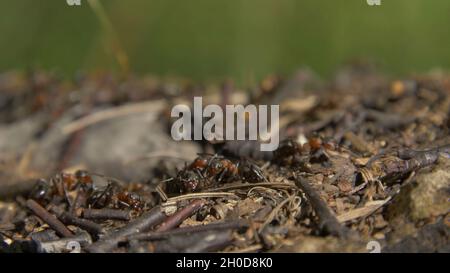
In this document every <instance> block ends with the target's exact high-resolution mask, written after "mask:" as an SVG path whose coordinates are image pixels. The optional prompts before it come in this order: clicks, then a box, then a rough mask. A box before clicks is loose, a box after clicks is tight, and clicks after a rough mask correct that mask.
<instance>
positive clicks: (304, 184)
mask: <svg viewBox="0 0 450 273" xmlns="http://www.w3.org/2000/svg"><path fill="white" fill-rule="evenodd" d="M295 178H296V179H295V184H296V185H297V186H298V187H299V188H300V189H301V190H302V191H303V192H304V193H305V194H306V196H307V197H308V200H309V202H311V205H312V207H313V208H314V210H315V212H316V214H317V216H318V217H319V220H320V223H319V227H320V228H321V229H322V230H324V231H325V232H327V233H329V234H331V235H333V236H337V237H343V238H347V237H349V235H350V234H349V233H350V230H349V229H347V228H346V227H345V226H343V225H341V224H340V223H339V221H338V220H337V218H336V216H335V215H334V213H333V212H332V211H331V209H330V208H329V207H328V205H327V203H325V201H323V199H322V198H321V197H320V196H319V194H318V193H317V191H315V190H314V188H313V187H311V185H310V184H309V182H308V181H307V180H306V179H304V178H302V177H300V176H297V175H295Z"/></svg>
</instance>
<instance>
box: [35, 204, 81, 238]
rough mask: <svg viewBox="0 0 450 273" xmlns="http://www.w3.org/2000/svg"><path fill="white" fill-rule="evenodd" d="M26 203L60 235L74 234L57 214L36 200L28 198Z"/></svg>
mask: <svg viewBox="0 0 450 273" xmlns="http://www.w3.org/2000/svg"><path fill="white" fill-rule="evenodd" d="M26 204H27V207H28V208H29V209H30V210H31V211H32V212H33V213H34V214H36V215H37V216H38V217H39V218H41V219H42V221H44V222H46V223H47V224H48V225H49V226H50V227H51V228H52V229H53V230H54V231H56V233H58V235H60V236H63V237H71V236H73V234H72V232H71V231H70V230H69V229H68V228H67V227H66V226H65V225H64V224H63V223H62V222H61V221H59V220H58V218H56V216H55V215H53V214H50V213H49V212H48V211H47V210H46V209H45V208H43V207H42V206H41V205H39V204H38V203H36V201H34V200H32V199H28V200H27V203H26Z"/></svg>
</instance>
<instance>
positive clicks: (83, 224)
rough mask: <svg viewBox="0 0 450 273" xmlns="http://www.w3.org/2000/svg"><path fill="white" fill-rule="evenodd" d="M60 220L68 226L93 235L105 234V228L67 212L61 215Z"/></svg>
mask: <svg viewBox="0 0 450 273" xmlns="http://www.w3.org/2000/svg"><path fill="white" fill-rule="evenodd" d="M58 218H59V219H60V220H61V221H62V222H63V223H65V224H66V225H74V226H77V227H79V228H81V229H84V230H86V231H87V232H89V233H90V234H93V235H99V234H102V233H104V230H103V227H102V226H101V225H99V224H97V223H95V222H92V221H89V220H86V219H81V218H78V217H75V216H73V215H71V214H70V213H67V212H65V211H63V212H61V213H59V215H58Z"/></svg>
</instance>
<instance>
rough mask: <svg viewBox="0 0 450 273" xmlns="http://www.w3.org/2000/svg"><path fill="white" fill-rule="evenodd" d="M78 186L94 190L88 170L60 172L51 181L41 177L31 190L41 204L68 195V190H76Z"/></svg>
mask: <svg viewBox="0 0 450 273" xmlns="http://www.w3.org/2000/svg"><path fill="white" fill-rule="evenodd" d="M78 187H81V188H82V189H84V190H86V191H91V190H92V188H93V181H92V177H91V176H90V175H89V174H88V173H87V172H86V171H82V170H79V171H77V172H75V174H70V173H60V174H58V175H56V176H55V177H52V178H51V179H50V181H47V180H45V179H39V180H38V181H37V182H36V184H35V185H34V187H33V189H32V190H31V193H30V198H32V199H34V200H36V201H37V202H39V203H41V204H47V203H49V202H51V200H52V199H53V197H55V196H60V197H64V196H67V193H68V192H70V191H73V190H76V189H77V188H78Z"/></svg>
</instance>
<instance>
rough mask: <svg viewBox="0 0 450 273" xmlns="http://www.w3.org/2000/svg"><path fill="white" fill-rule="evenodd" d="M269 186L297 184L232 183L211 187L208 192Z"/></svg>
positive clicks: (287, 186)
mask: <svg viewBox="0 0 450 273" xmlns="http://www.w3.org/2000/svg"><path fill="white" fill-rule="evenodd" d="M257 186H260V187H268V188H281V189H283V188H286V189H289V188H295V185H292V184H288V183H272V182H260V183H247V184H239V185H230V186H225V187H221V188H215V189H210V190H208V191H207V192H215V191H227V190H237V189H242V188H253V187H257Z"/></svg>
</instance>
